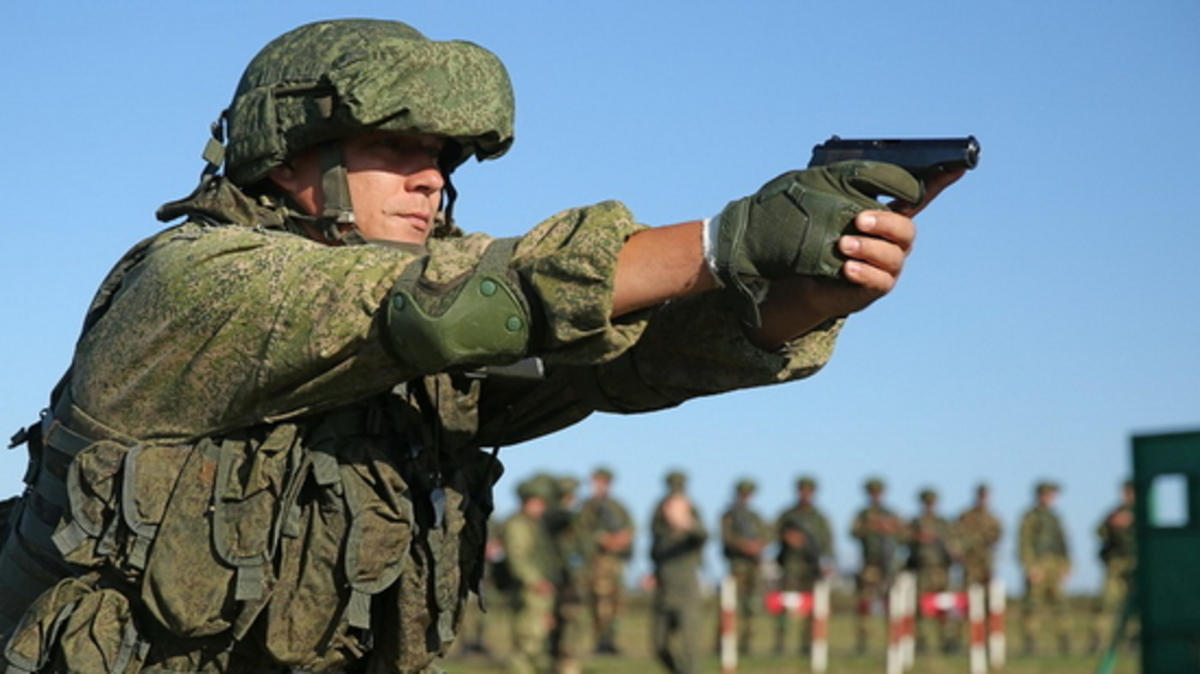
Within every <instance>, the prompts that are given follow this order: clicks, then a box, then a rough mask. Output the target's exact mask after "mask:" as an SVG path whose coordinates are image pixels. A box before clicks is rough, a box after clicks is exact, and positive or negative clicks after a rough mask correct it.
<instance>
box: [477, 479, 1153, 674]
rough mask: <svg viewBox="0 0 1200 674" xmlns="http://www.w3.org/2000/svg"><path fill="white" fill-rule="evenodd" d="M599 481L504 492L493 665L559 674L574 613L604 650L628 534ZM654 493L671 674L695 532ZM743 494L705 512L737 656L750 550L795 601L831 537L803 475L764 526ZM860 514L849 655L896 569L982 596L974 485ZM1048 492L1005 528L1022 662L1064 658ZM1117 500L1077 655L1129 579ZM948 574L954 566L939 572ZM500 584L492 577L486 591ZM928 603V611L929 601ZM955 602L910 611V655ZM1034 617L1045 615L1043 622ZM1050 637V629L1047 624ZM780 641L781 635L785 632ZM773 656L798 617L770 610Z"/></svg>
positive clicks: (1127, 542)
mask: <svg viewBox="0 0 1200 674" xmlns="http://www.w3.org/2000/svg"><path fill="white" fill-rule="evenodd" d="M612 481H613V474H612V472H611V471H610V470H608V469H605V468H598V469H596V470H595V471H594V472H593V474H592V476H591V484H592V487H591V493H590V495H589V498H588V499H586V500H585V501H583V503H582V504H581V505H579V506H578V507H577V505H576V492H577V490H578V487H579V482H578V480H575V479H574V478H570V477H558V478H554V477H550V476H548V475H537V476H534V477H533V478H530V479H528V480H526V481H524V482H522V483H521V484H520V485H519V487H518V494H519V495H520V497H521V501H522V505H521V508H520V510H519V511H518V512H517V513H516V514H515V515H513V516H512V517H511V518H510V519H509V520H508V522H507V523H505V524H504V525H503V526H502V527H501V528H500V534H499V536H498V538H499V540H500V541H502V543H503V548H504V550H505V553H506V555H507V556H506V559H505V562H504V564H503V565H502V566H503V569H502V570H501V572H500V573H498V574H497V575H498V576H505V577H508V578H509V579H510V580H509V582H508V587H509V589H510V591H511V592H510V595H511V598H512V600H513V601H512V606H513V611H514V614H513V615H514V620H513V648H512V651H511V656H510V659H509V669H510V671H513V672H530V671H535V670H545V669H547V668H548V669H550V670H551V671H554V672H557V673H561V674H574V673H576V672H579V671H581V660H582V654H583V653H584V650H585V649H584V643H585V641H586V634H584V622H585V619H586V618H588V617H590V619H591V623H592V637H593V643H594V647H595V652H596V653H597V654H599V655H611V654H616V653H618V652H619V649H618V648H617V639H616V632H617V627H616V626H617V618H618V616H619V615H620V613H621V610H622V604H623V593H624V587H625V582H624V575H625V566H626V563H627V562H628V561H629V559H630V558H631V556H632V551H633V539H634V532H635V527H634V523H633V520H632V518H631V517H630V514H629V510H628V509H627V508H626V507H625V506H624V505H623V504H622V503H620V502H619V501H617V500H616V499H615V498H613V496H612V495H611V493H610V488H611V485H612ZM666 487H667V494H666V495H665V496H664V497H663V498H662V499H661V501H659V503H658V504H657V506H656V507H655V509H654V512H653V516H652V518H651V523H650V533H651V549H650V558H651V560H652V562H653V565H654V584H653V597H652V604H651V608H652V626H651V638H652V642H653V648H654V650H655V655H656V657H657V658H658V659H659V660H660V662H662V664H663V665H664V666H665V667H666V669H667V670H668V671H670V672H672V673H680V674H686V673H688V672H693V671H696V668H697V663H698V658H699V655H700V652H701V646H700V642H701V640H702V636H703V635H702V630H703V624H704V619H705V616H706V615H707V614H706V612H705V611H704V609H703V606H704V604H703V601H702V592H701V584H700V579H699V571H700V568H701V565H702V559H703V549H704V546H705V544H706V542H707V539H708V531H707V529H706V528H705V525H704V521H703V519H702V518H701V516H700V513H699V512H698V510H697V508H696V506H695V504H694V502H693V501H692V500H691V499H690V498H689V497H688V495H687V490H686V476H685V475H684V474H683V473H682V472H679V471H673V472H671V473H669V474H668V475H667V477H666ZM756 490H757V485H756V484H755V483H754V482H753V481H751V480H748V479H741V480H739V481H738V482H737V483H736V484H735V487H734V498H733V501H732V503H731V504H730V506H729V507H728V508H727V509H726V510H725V511H724V512H723V513H722V515H721V518H720V533H721V548H722V553H723V555H724V557H725V559H726V560H727V562H728V566H729V573H730V576H731V578H732V579H733V581H734V583H735V586H736V589H737V597H738V602H737V607H736V611H737V616H738V620H737V623H738V635H737V636H738V646H739V651H740V653H741V654H743V655H745V654H748V653H749V652H750V651H751V645H752V643H753V638H754V626H755V623H756V620H757V618H758V616H759V614H760V613H761V611H762V607H763V606H764V601H763V592H762V591H763V589H764V587H765V585H766V582H765V579H764V575H763V568H764V560H765V558H766V553H767V551H768V550H769V549H772V548H773V550H774V559H775V560H776V562H777V563H778V572H779V573H778V577H777V580H776V582H775V584H774V585H773V589H775V590H778V591H780V592H785V593H811V592H812V591H813V589H814V586H815V585H816V583H817V581H818V580H820V579H822V578H824V577H828V576H830V575H832V574H833V573H834V570H835V555H834V544H833V529H832V527H831V526H830V520H829V518H828V517H827V516H826V515H825V514H824V513H823V512H822V511H821V510H820V508H818V507H817V504H816V493H817V481H816V479H814V478H813V477H810V476H804V477H801V478H800V479H799V480H797V482H796V492H797V498H796V502H795V503H794V504H793V505H792V506H790V507H789V508H787V509H786V510H784V511H783V512H782V513H781V514H780V515H779V516H778V517H777V518H776V519H775V521H774V522H773V523H769V522H768V521H767V520H766V519H765V518H763V517H762V516H761V515H760V514H759V513H758V512H757V511H756V510H755V509H754V508H753V506H752V503H751V501H752V498H753V496H754V494H755V492H756ZM864 490H865V492H866V495H867V499H868V502H867V504H866V505H865V506H864V507H863V508H862V509H861V510H860V511H859V512H858V513H857V514H856V515H855V518H854V521H853V524H852V526H851V529H850V533H851V535H852V536H853V537H854V538H855V539H856V540H857V541H858V543H859V545H860V546H861V550H860V552H861V561H862V565H861V567H860V569H859V570H858V572H857V574H856V576H855V582H856V640H855V647H856V651H857V652H859V653H864V652H866V651H867V650H868V646H869V643H870V641H871V633H872V631H873V628H872V625H873V624H877V623H882V621H880V620H876V619H875V618H874V616H875V614H876V613H877V611H878V610H879V609H880V608H881V607H882V606H884V605H885V600H886V596H887V593H888V590H889V588H890V585H891V583H892V581H893V580H894V578H895V575H896V573H897V572H899V571H901V570H907V571H909V572H911V573H912V574H913V575H914V577H915V579H916V584H917V591H918V596H925V597H928V596H929V595H931V594H937V593H945V592H950V591H952V588H953V587H954V586H955V582H954V579H955V578H956V577H960V578H961V587H962V588H963V589H966V588H968V587H970V586H973V585H980V586H982V587H984V588H985V590H986V589H987V588H989V586H990V584H991V581H992V580H993V577H994V575H995V550H996V546H997V544H998V543H999V540H1000V538H1001V535H1002V533H1003V525H1002V524H1001V522H1000V520H999V519H998V518H997V517H996V515H995V514H994V513H993V512H992V510H991V504H990V500H991V492H990V489H989V487H988V485H986V484H980V485H978V486H977V487H976V489H975V500H974V502H973V503H972V505H971V506H970V507H969V508H967V509H966V510H964V511H963V512H962V513H961V514H960V515H959V516H958V517H957V518H956V519H948V518H946V517H944V516H943V515H942V514H941V513H940V512H939V510H938V494H937V492H935V491H934V490H933V489H928V488H926V489H922V490H921V491H920V492H919V494H918V498H919V502H920V510H919V512H918V514H917V515H916V516H914V517H912V518H911V519H908V520H906V519H903V518H902V517H901V516H899V515H898V514H897V513H896V512H895V511H894V510H892V509H891V508H890V507H888V505H887V504H886V502H885V498H884V497H885V494H886V485H885V484H884V482H883V480H881V479H879V478H871V479H868V480H867V481H866V482H865V484H864ZM1058 492H1059V487H1058V485H1056V484H1053V483H1050V482H1042V483H1039V484H1038V485H1036V487H1035V490H1034V495H1035V503H1034V505H1033V507H1031V508H1030V509H1029V510H1028V511H1027V512H1025V513H1024V514H1023V516H1022V518H1021V520H1020V526H1019V541H1018V543H1017V548H1018V557H1019V559H1020V562H1021V564H1022V569H1023V573H1024V579H1025V600H1024V603H1023V607H1022V608H1023V611H1022V614H1021V630H1022V634H1023V637H1024V650H1025V652H1026V653H1027V654H1031V655H1032V654H1036V653H1037V650H1038V648H1037V647H1038V643H1037V641H1038V639H1037V637H1038V635H1039V634H1041V633H1042V632H1043V631H1046V630H1049V631H1052V632H1053V633H1055V634H1056V635H1057V636H1058V648H1059V650H1060V652H1062V653H1068V652H1069V651H1070V637H1069V621H1068V619H1067V608H1066V599H1065V595H1064V592H1063V583H1064V581H1065V580H1066V578H1067V576H1068V574H1069V573H1070V570H1071V562H1070V555H1069V550H1068V546H1067V541H1066V534H1065V530H1064V527H1063V525H1062V521H1061V519H1060V518H1059V516H1058V514H1057V513H1056V512H1055V510H1054V507H1053V506H1054V503H1055V500H1056V497H1057V495H1058ZM1132 508H1133V490H1132V485H1131V484H1129V483H1126V484H1125V485H1124V491H1123V497H1122V500H1121V503H1120V504H1118V506H1117V507H1115V508H1114V509H1113V510H1112V511H1111V512H1109V513H1108V514H1107V515H1106V516H1105V518H1104V519H1103V521H1102V522H1101V524H1100V526H1099V528H1098V530H1097V534H1098V536H1099V538H1100V541H1101V550H1100V556H1101V559H1102V560H1103V561H1104V563H1105V569H1106V575H1105V584H1104V588H1103V591H1102V592H1101V594H1100V596H1099V597H1097V599H1096V601H1095V604H1094V606H1095V616H1094V624H1093V627H1092V632H1091V639H1092V641H1091V647H1092V649H1093V650H1096V649H1098V648H1099V647H1100V645H1101V642H1102V641H1103V640H1104V639H1105V638H1106V636H1107V633H1108V632H1109V631H1111V627H1112V624H1113V623H1112V619H1113V618H1114V617H1115V615H1116V613H1117V612H1118V611H1119V610H1120V609H1121V607H1122V605H1123V602H1124V601H1125V597H1126V594H1127V592H1128V586H1129V583H1130V581H1131V578H1132V571H1133V566H1134V559H1135V551H1134V543H1133V510H1132ZM956 566H957V567H958V571H957V572H956V571H955V567H956ZM501 585H503V583H501ZM931 605H932V604H931ZM958 608H960V607H959V606H958V605H957V604H955V605H953V606H951V605H941V608H939V609H938V610H937V611H930V612H929V615H927V616H923V615H922V612H921V611H918V614H917V631H916V637H917V642H916V646H917V650H918V652H922V651H926V650H930V649H932V648H934V647H935V645H936V647H937V648H938V649H939V650H941V651H943V652H951V651H954V650H956V649H957V647H958V646H959V645H960V644H961V643H962V637H963V636H964V630H963V629H960V628H965V627H966V625H965V624H955V621H956V618H957V609H958ZM1047 620H1049V621H1051V624H1050V625H1046V622H1047ZM1050 628H1052V630H1050ZM793 635H794V636H793ZM774 636H775V640H774V649H773V650H774V652H775V653H776V654H779V655H782V654H783V653H785V651H786V650H787V649H785V645H786V644H787V643H788V642H789V641H790V640H792V639H796V640H798V644H799V646H798V649H797V650H798V652H799V653H800V654H801V655H802V656H804V655H808V654H810V653H811V647H812V620H811V619H806V617H804V616H802V615H801V614H800V613H798V612H795V611H789V610H784V611H782V612H781V614H780V615H779V616H777V618H776V620H775V635H774Z"/></svg>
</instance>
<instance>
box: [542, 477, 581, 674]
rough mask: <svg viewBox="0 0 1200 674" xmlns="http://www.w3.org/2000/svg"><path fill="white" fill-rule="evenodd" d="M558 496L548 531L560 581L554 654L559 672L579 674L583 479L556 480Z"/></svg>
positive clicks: (548, 516) (552, 635) (556, 594)
mask: <svg viewBox="0 0 1200 674" xmlns="http://www.w3.org/2000/svg"><path fill="white" fill-rule="evenodd" d="M555 487H556V498H555V501H554V503H553V505H552V506H551V507H550V508H549V509H548V510H547V512H546V520H545V521H546V530H547V531H548V532H549V534H550V539H551V540H552V541H553V542H554V548H555V553H556V555H555V562H556V565H557V566H558V571H557V573H556V580H557V584H556V586H555V588H554V626H553V628H552V629H551V630H550V655H551V657H553V658H554V669H555V672H557V673H558V674H578V673H579V672H580V671H582V670H581V667H582V665H581V662H580V658H581V656H582V654H583V651H582V648H583V618H584V616H583V613H584V608H583V595H584V585H585V582H586V580H585V578H584V574H585V571H586V559H587V551H586V550H585V548H584V545H585V540H584V538H583V536H582V534H581V532H580V530H579V513H578V512H577V511H576V509H575V505H576V504H575V496H576V491H577V490H578V489H579V480H577V479H575V478H573V477H570V476H563V477H559V478H556V479H555Z"/></svg>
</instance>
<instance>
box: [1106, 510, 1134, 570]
mask: <svg viewBox="0 0 1200 674" xmlns="http://www.w3.org/2000/svg"><path fill="white" fill-rule="evenodd" d="M1118 513H1128V516H1129V518H1130V524H1129V526H1127V527H1117V526H1113V524H1112V519H1113V516H1114V515H1116V514H1118ZM1096 536H1097V537H1098V538H1099V539H1100V559H1101V560H1102V561H1103V562H1105V563H1109V562H1112V561H1117V560H1120V561H1126V562H1130V561H1133V560H1134V559H1136V558H1137V536H1136V535H1135V531H1134V527H1133V507H1132V506H1128V505H1119V506H1117V507H1116V508H1114V509H1113V510H1111V511H1110V512H1109V513H1108V514H1107V515H1105V516H1104V519H1103V520H1102V521H1101V522H1100V525H1099V526H1098V527H1096Z"/></svg>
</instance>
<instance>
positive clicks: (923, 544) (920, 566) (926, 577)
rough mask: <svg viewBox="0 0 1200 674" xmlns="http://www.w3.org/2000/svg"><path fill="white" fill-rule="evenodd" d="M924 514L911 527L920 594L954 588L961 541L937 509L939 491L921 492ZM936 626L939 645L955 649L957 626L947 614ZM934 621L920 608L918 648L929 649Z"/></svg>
mask: <svg viewBox="0 0 1200 674" xmlns="http://www.w3.org/2000/svg"><path fill="white" fill-rule="evenodd" d="M919 498H920V501H921V513H920V514H919V515H917V516H916V517H914V518H913V520H912V523H911V524H910V525H909V527H908V531H907V534H908V537H907V543H908V568H909V570H911V571H912V572H913V573H915V574H916V577H917V597H918V601H919V599H920V597H922V596H924V595H926V594H929V593H933V592H946V591H948V590H949V589H950V567H951V566H952V565H953V563H954V561H955V559H956V558H957V557H958V552H957V542H956V541H955V539H954V532H953V530H952V529H951V527H950V522H949V521H948V520H946V518H944V517H942V516H941V515H939V514H938V512H937V500H938V497H937V492H935V491H934V490H932V489H922V490H921V493H920V495H919ZM933 622H934V623H935V624H936V626H937V629H936V632H937V640H938V644H939V646H940V648H941V650H942V652H943V653H949V652H952V651H953V650H954V649H955V644H954V643H953V641H952V638H953V636H954V632H953V628H954V627H955V626H954V625H952V624H950V623H951V619H950V617H949V616H947V615H939V616H937V617H936V618H935V619H934V621H933ZM930 631H931V630H930V621H929V620H928V619H926V618H925V616H924V615H923V612H921V611H917V651H918V652H922V653H923V652H926V651H927V650H928V649H929V644H930V642H931V641H932V640H931V639H930Z"/></svg>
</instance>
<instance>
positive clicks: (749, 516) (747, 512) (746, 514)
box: [721, 504, 770, 561]
mask: <svg viewBox="0 0 1200 674" xmlns="http://www.w3.org/2000/svg"><path fill="white" fill-rule="evenodd" d="M769 536H770V530H769V529H768V528H767V525H766V522H764V521H763V518H762V516H760V515H759V514H758V513H757V512H755V511H754V510H753V509H752V508H750V506H748V505H742V504H735V505H733V506H731V507H730V508H729V509H728V510H726V511H725V512H724V513H722V514H721V548H722V552H723V553H724V555H725V558H726V559H731V560H753V561H758V559H759V558H760V557H761V556H762V555H761V551H760V553H759V554H756V555H752V554H749V553H748V552H747V551H746V549H745V548H744V547H743V546H744V545H746V544H750V545H756V544H757V545H759V546H760V547H762V546H765V544H766V543H767V539H768V537H769Z"/></svg>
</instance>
